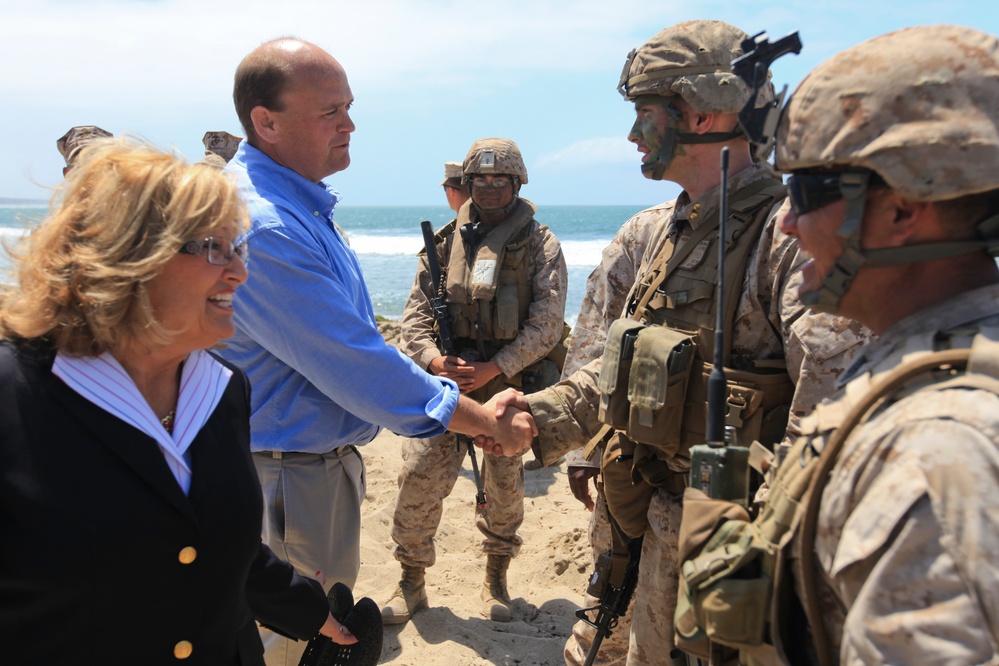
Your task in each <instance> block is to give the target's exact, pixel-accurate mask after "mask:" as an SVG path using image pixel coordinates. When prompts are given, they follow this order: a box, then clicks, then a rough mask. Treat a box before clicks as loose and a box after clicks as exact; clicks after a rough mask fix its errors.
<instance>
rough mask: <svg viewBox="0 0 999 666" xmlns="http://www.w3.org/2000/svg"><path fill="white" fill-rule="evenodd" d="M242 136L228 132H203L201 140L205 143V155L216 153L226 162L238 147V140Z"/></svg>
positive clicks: (240, 139)
mask: <svg viewBox="0 0 999 666" xmlns="http://www.w3.org/2000/svg"><path fill="white" fill-rule="evenodd" d="M242 140H243V137H241V136H236V135H234V134H229V133H228V132H221V131H216V132H205V136H204V137H202V139H201V142H202V143H203V144H205V156H206V157H208V156H210V155H217V156H219V157H221V158H222V159H223V160H225V161H226V162H227V163H228V162H229V160H231V159H232V158H233V155H235V154H236V151H237V150H238V149H239V142H240V141H242Z"/></svg>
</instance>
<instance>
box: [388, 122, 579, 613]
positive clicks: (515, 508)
mask: <svg viewBox="0 0 999 666" xmlns="http://www.w3.org/2000/svg"><path fill="white" fill-rule="evenodd" d="M464 174H465V179H466V180H467V181H471V180H472V176H473V174H474V175H475V176H476V177H478V175H479V174H485V175H490V176H492V177H500V176H505V177H508V178H509V179H510V180H511V182H512V183H513V187H514V189H513V198H512V200H510V202H509V203H508V204H505V205H504V207H503V208H502V209H500V210H499V212H498V213H497V211H490V215H489V216H488V217H487V216H486V215H485V213H483V212H482V211H480V209H479V208H478V207H477V204H476V200H475V199H474V198H473V199H472V200H469V201H467V202H466V203H465V204H464V205H463V206H462V207H461V208H460V209H459V210H458V216H457V218H456V219H455V220H453V221H452V223H451V224H450V225H448V227H446V228H445V229H444V230H442V231H441V232H439V233H438V234H437V237H436V238H435V242H436V243H437V254H438V259H439V264H440V266H441V267H442V270H445V269H446V270H447V274H446V278H447V279H446V289H445V293H444V301H445V302H446V303H447V306H448V311H449V315H450V320H451V321H450V323H451V326H452V333H453V335H454V337H455V347H456V348H455V349H454V350H453V352H451V353H453V354H454V355H456V356H460V357H463V358H468V359H470V360H480V361H491V362H493V363H494V364H496V366H498V368H499V370H500V375H499V376H497V377H495V378H494V379H493V380H491V381H489V382H487V383H486V384H485V385H484V386H481V387H479V388H478V389H476V390H475V391H473V392H472V393H471V394H470V395H471V397H472V398H475V399H477V400H486V399H488V398H490V397H492V395H494V394H495V393H497V392H499V391H501V390H503V389H504V388H506V387H508V386H511V385H513V386H517V387H518V388H521V387H522V388H523V389H524V390H525V391H527V390H530V389H529V379H534V378H536V379H537V380H538V381H543V382H544V383H543V385H544V386H548V385H550V384H551V383H553V382H554V381H556V380H557V378H558V368H557V366H556V365H555V363H554V362H552V361H549V360H545V357H546V356H547V355H548V354H549V353H550V352H552V350H553V348H554V347H555V346H556V345H557V344H559V343H560V341H561V337H562V330H563V321H564V317H565V298H566V281H567V271H566V264H565V258H564V257H563V255H562V248H561V245H560V244H559V242H558V239H557V238H555V235H554V234H552V233H551V231H549V230H548V228H547V227H543V226H541V225H539V224H538V222H537V221H536V220H535V219H534V217H533V215H534V211H535V207H534V205H533V204H531V203H530V202H529V201H527V200H526V199H522V198H520V197H519V196H517V193H518V192H519V189H520V185H521V184H522V183H526V182H527V172H526V168H525V167H524V164H523V158H522V157H521V156H520V151H519V148H517V146H516V144H515V143H513V142H511V141H509V140H506V139H480V140H479V141H477V142H476V143H475V144H473V146H472V149H471V150H470V151H469V154H468V156H467V157H466V158H465V163H464ZM490 182H491V181H490ZM507 187H509V185H507ZM486 220H493V221H492V222H491V223H489V224H487V223H486ZM496 220H498V221H496ZM459 231H468V232H471V236H475V235H476V234H481V236H480V237H479V238H478V240H476V241H471V243H472V244H473V245H474V247H469V245H468V244H467V243H468V242H469V241H466V238H465V236H464V235H463V234H462V233H459ZM500 248H504V249H503V250H502V253H500ZM487 274H488V275H492V276H493V277H492V278H487V277H485V276H486V275H487ZM490 281H491V282H492V288H491V290H490V291H483V287H484V285H485V283H487V282H490ZM437 289H438V286H437V285H434V284H432V282H431V279H430V272H429V268H428V264H427V259H426V255H425V254H423V255H421V259H420V268H419V270H418V273H417V276H416V280H415V282H414V285H413V290H412V292H411V293H410V297H409V301H408V302H407V303H406V309H405V313H404V315H403V332H402V343H401V345H400V350H401V351H402V352H403V353H404V354H406V355H407V356H409V357H410V358H411V359H413V361H414V362H415V363H416V364H417V365H419V366H420V367H422V368H424V369H429V367H430V363H431V362H432V361H434V360H435V359H437V358H439V357H440V356H441V355H442V354H441V351H440V349H439V347H438V343H439V331H438V329H437V323H436V321H435V320H434V317H433V311H432V307H431V303H430V298H431V296H432V295H433V294H435V293H436V292H437ZM511 297H512V299H513V302H512V309H511V300H510V299H511ZM513 310H516V312H513ZM473 311H474V314H473ZM511 315H512V317H511ZM476 320H478V326H476V324H475V323H474V322H476ZM470 322H471V323H470ZM476 328H478V333H477V332H476ZM469 355H471V356H469ZM483 355H484V356H485V358H482V356H483ZM542 370H547V375H548V377H547V378H546V379H545V378H542V377H541V375H540V374H539V373H540V372H541V371H542ZM529 375H530V377H529ZM465 453H466V446H465V445H464V444H463V443H462V444H460V443H459V442H458V441H457V438H456V437H455V436H454V435H453V434H450V433H446V434H444V435H441V436H438V437H434V438H431V439H425V440H419V439H410V440H407V441H406V442H405V443H404V447H403V458H404V461H405V463H404V465H403V468H402V470H401V471H400V472H399V497H398V499H397V501H396V509H395V513H394V516H393V525H392V539H393V540H394V541H395V542H396V544H398V545H397V547H396V550H395V557H396V559H397V560H399V562H400V564H402V569H403V580H402V581H400V587H399V589H398V590H397V592H396V594H395V595H394V596H393V597H392V599H390V600H389V602H388V604H387V605H386V606H384V607H383V609H382V617H383V620H384V621H385V622H386V623H388V624H398V623H401V622H405V621H407V620H408V619H409V617H410V615H411V613H413V612H415V611H416V610H418V609H419V608H420V607H423V606H425V605H426V603H427V602H426V594H425V591H424V583H423V571H424V570H425V569H426V568H427V567H430V566H432V565H433V564H434V562H435V559H436V556H435V552H434V541H433V539H434V534H435V533H436V532H437V528H438V526H439V525H440V519H441V513H442V510H443V501H444V498H445V497H447V496H448V495H450V493H451V490H452V489H453V488H454V484H455V482H456V481H457V478H458V474H459V472H460V470H461V466H462V461H463V460H464V458H465ZM482 482H483V486H484V489H485V491H486V495H487V498H488V500H487V502H486V504H485V505H484V506H477V508H476V520H475V523H476V527H477V528H478V529H479V531H480V532H482V534H483V536H484V537H485V538H484V539H483V542H482V548H483V551H484V552H485V553H486V555H487V560H488V562H487V577H486V587H485V588H484V591H483V601H485V602H486V607H487V609H488V611H487V616H489V617H491V618H492V619H494V620H498V621H508V620H509V619H510V612H509V611H510V601H509V596H508V593H507V592H506V567H507V566H508V565H509V562H510V558H512V557H514V556H515V555H516V554H517V552H518V550H519V549H520V546H521V543H522V539H521V537H520V535H518V534H517V530H518V529H519V527H520V525H521V523H522V522H523V520H524V469H523V464H522V462H521V458H520V457H519V456H517V457H512V458H508V457H493V456H486V457H485V460H484V462H483V466H482ZM497 600H501V601H497ZM403 601H404V602H405V603H403ZM404 608H405V610H404Z"/></svg>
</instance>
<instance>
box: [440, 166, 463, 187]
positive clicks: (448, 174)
mask: <svg viewBox="0 0 999 666" xmlns="http://www.w3.org/2000/svg"><path fill="white" fill-rule="evenodd" d="M461 176H462V172H461V162H445V163H444V180H442V181H441V186H444V185H450V186H452V187H461Z"/></svg>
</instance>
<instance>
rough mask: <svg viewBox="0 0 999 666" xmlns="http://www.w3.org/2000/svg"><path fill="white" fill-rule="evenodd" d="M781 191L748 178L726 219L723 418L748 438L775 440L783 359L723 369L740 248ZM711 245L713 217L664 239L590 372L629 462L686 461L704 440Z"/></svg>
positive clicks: (750, 241)
mask: <svg viewBox="0 0 999 666" xmlns="http://www.w3.org/2000/svg"><path fill="white" fill-rule="evenodd" d="M784 192H785V190H784V187H783V185H782V184H781V182H780V181H779V180H776V179H772V178H764V179H761V180H758V181H755V182H753V183H751V184H750V185H748V186H746V187H744V188H742V189H740V190H739V191H737V192H735V193H734V194H733V195H732V197H731V200H730V203H729V219H728V220H726V235H727V238H726V239H725V242H726V243H727V246H726V253H725V266H724V275H725V280H726V284H725V285H724V289H725V293H726V294H729V295H730V296H729V298H728V299H727V301H726V312H725V322H726V332H725V345H726V350H725V354H724V358H725V360H726V369H725V373H726V378H727V380H728V409H727V418H726V422H727V425H731V426H733V427H734V428H735V429H736V436H737V437H738V438H739V441H743V442H746V443H747V444H748V443H749V442H752V441H754V440H761V441H763V443H765V444H773V443H775V442H777V441H779V440H780V439H781V437H782V436H783V433H784V430H785V428H786V423H787V414H788V408H789V405H790V402H791V397H792V395H793V386H792V385H791V382H790V379H789V378H788V375H787V372H786V370H785V369H784V367H783V363H780V362H777V363H774V362H773V361H768V362H767V366H768V367H767V368H763V369H760V368H748V369H741V368H730V367H729V359H730V357H731V344H732V338H731V331H732V328H733V323H734V319H735V311H736V307H737V305H738V302H739V298H738V296H737V295H738V294H741V293H742V284H743V282H744V280H745V274H746V266H747V264H748V261H749V255H750V254H751V253H752V252H753V250H754V248H755V247H756V245H757V243H758V241H759V239H760V235H761V234H762V231H763V227H764V225H765V223H766V220H767V217H768V216H769V213H770V211H771V209H772V208H773V206H774V205H775V204H776V203H777V202H778V201H779V200H780V199H781V198H782V197H783V196H784ZM718 242H719V238H718V224H717V222H715V223H713V224H712V223H711V221H710V220H705V221H704V222H703V223H702V224H701V225H700V226H699V227H698V228H697V229H695V230H693V231H692V232H691V233H690V235H689V236H687V237H684V238H683V240H682V242H681V243H679V244H675V243H674V240H673V239H670V240H669V241H667V242H666V243H665V244H664V246H663V248H662V250H661V251H660V252H659V254H658V255H657V256H656V258H655V259H654V260H653V262H652V263H651V265H650V268H649V270H648V272H647V273H646V275H645V277H644V278H643V279H642V281H641V282H640V283H639V284H637V285H636V287H635V289H634V290H633V292H632V294H631V298H630V301H629V304H628V313H629V315H630V316H629V317H628V318H627V319H620V320H618V321H616V322H614V323H613V324H612V325H611V327H610V330H609V331H608V338H607V345H606V347H605V350H604V356H603V362H602V367H601V371H600V376H599V378H598V386H599V388H600V393H601V403H600V419H601V421H603V422H604V423H605V424H607V425H609V426H611V427H613V428H615V429H618V430H621V431H623V432H624V433H625V434H626V435H627V437H628V438H630V439H631V440H634V441H635V442H637V443H638V444H639V447H638V450H636V452H635V466H636V468H637V467H639V466H640V463H641V461H642V460H643V459H645V458H649V457H653V456H654V457H656V458H658V459H659V460H670V459H673V458H682V459H688V458H689V449H690V447H691V446H693V445H695V444H702V443H704V441H705V430H706V419H707V378H708V375H709V374H710V373H711V369H712V367H713V366H712V365H711V363H710V359H712V358H713V354H714V337H715V336H714V332H715V325H716V307H715V302H716V297H717V289H718V251H717V245H716V244H717V243H718ZM769 366H773V367H772V368H771V367H769ZM643 476H646V477H647V478H648V476H649V475H648V474H644V473H643Z"/></svg>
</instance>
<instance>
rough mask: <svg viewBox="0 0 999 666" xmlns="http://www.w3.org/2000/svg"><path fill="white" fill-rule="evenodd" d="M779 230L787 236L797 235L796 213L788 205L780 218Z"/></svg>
mask: <svg viewBox="0 0 999 666" xmlns="http://www.w3.org/2000/svg"><path fill="white" fill-rule="evenodd" d="M780 230H781V231H783V232H784V233H785V234H787V235H788V236H797V235H798V214H797V213H795V212H794V210H793V209H792V208H790V207H788V209H787V212H786V213H785V214H784V216H783V217H782V218H781V219H780Z"/></svg>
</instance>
